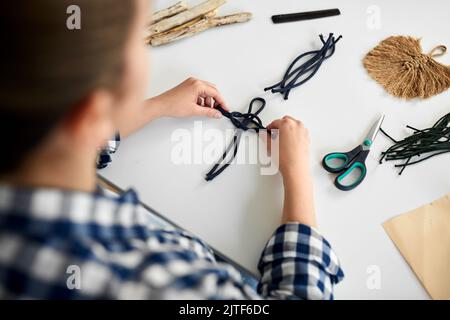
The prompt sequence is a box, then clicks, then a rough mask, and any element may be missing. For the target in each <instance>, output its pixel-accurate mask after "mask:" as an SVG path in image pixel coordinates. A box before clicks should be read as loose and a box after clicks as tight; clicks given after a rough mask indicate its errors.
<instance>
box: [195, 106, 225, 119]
mask: <svg viewBox="0 0 450 320" xmlns="http://www.w3.org/2000/svg"><path fill="white" fill-rule="evenodd" d="M194 113H195V115H197V116H203V117H208V118H221V117H222V114H221V113H220V111H217V110H216V109H214V108H208V107H201V106H199V105H194Z"/></svg>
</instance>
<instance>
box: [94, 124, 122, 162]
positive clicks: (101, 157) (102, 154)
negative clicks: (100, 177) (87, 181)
mask: <svg viewBox="0 0 450 320" xmlns="http://www.w3.org/2000/svg"><path fill="white" fill-rule="evenodd" d="M119 145H120V134H119V132H117V133H116V134H115V135H114V137H113V138H112V139H110V140H108V141H107V142H106V145H105V146H104V147H103V149H101V150H100V151H99V153H98V157H97V169H103V168H106V167H107V166H108V164H109V163H110V162H111V161H112V157H111V155H112V154H113V153H115V152H116V151H117V149H118V148H119Z"/></svg>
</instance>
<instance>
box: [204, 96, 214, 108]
mask: <svg viewBox="0 0 450 320" xmlns="http://www.w3.org/2000/svg"><path fill="white" fill-rule="evenodd" d="M203 100H204V101H205V103H204V104H203V106H205V107H208V108H213V107H214V106H215V105H216V103H215V101H214V99H213V98H212V97H206V98H205V99H203Z"/></svg>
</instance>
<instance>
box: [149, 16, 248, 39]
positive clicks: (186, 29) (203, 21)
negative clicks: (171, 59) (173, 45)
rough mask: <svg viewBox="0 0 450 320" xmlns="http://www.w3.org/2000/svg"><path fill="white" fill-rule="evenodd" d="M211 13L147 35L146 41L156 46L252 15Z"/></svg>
mask: <svg viewBox="0 0 450 320" xmlns="http://www.w3.org/2000/svg"><path fill="white" fill-rule="evenodd" d="M211 14H214V11H212V12H211V13H209V15H208V14H206V15H204V16H202V17H200V18H197V19H195V20H193V21H189V22H187V23H185V24H183V25H181V26H178V27H177V28H173V29H170V30H168V31H166V32H163V33H159V34H155V35H153V36H151V37H149V38H148V40H147V41H148V43H149V44H151V45H152V46H154V47H156V46H160V45H163V44H167V43H170V42H173V41H176V40H180V39H184V38H188V37H191V36H193V35H195V34H197V33H199V32H202V31H205V30H207V29H211V28H215V27H219V26H223V25H228V24H233V23H240V22H247V21H249V20H250V19H251V17H252V14H251V13H249V12H243V13H236V14H231V15H227V16H221V17H211Z"/></svg>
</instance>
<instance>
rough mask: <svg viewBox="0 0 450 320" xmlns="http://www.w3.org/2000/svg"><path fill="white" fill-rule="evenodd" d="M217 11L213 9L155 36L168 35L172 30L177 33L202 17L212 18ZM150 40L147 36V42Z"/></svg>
mask: <svg viewBox="0 0 450 320" xmlns="http://www.w3.org/2000/svg"><path fill="white" fill-rule="evenodd" d="M217 11H218V9H216V10H213V11H211V12H207V13H206V14H205V15H203V16H200V17H198V18H195V19H194V20H191V21H188V22H186V23H185V24H182V25H180V26H178V27H174V28H172V29H170V30H167V31H165V32H161V33H157V34H155V35H154V37H159V36H163V35H166V34H167V33H170V32H173V33H175V32H178V31H179V30H181V29H184V28H187V27H189V26H191V25H193V24H195V23H197V22H199V21H200V20H202V19H205V18H212V17H214V16H215V15H216V14H217ZM149 42H150V38H147V43H149Z"/></svg>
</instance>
